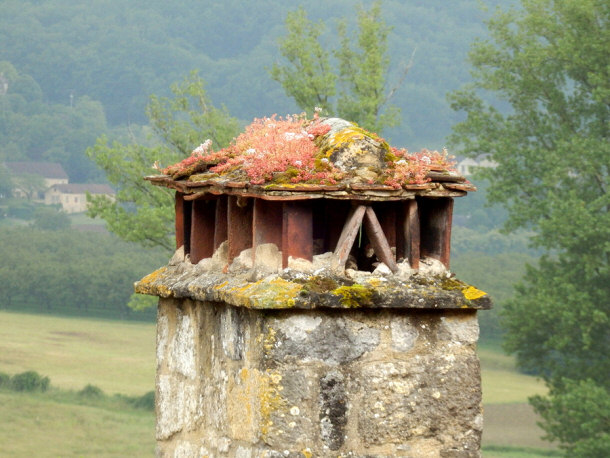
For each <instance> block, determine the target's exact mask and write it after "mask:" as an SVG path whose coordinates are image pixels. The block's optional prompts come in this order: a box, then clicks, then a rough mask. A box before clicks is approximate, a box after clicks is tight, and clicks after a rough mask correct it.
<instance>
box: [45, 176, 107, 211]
mask: <svg viewBox="0 0 610 458" xmlns="http://www.w3.org/2000/svg"><path fill="white" fill-rule="evenodd" d="M87 193H89V194H92V195H106V196H108V197H110V198H113V197H114V190H113V189H112V188H111V187H110V186H108V185H106V184H66V183H62V184H56V185H53V186H51V187H50V188H49V189H48V190H47V191H46V192H45V195H44V203H45V204H46V205H57V204H60V205H61V207H62V209H63V211H65V212H66V213H82V212H84V211H86V210H87Z"/></svg>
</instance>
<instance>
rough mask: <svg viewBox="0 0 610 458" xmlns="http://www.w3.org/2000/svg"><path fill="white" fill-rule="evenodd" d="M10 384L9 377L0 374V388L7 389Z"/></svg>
mask: <svg viewBox="0 0 610 458" xmlns="http://www.w3.org/2000/svg"><path fill="white" fill-rule="evenodd" d="M10 383H11V376H10V375H8V374H5V373H4V372H0V388H3V387H5V388H8V387H9V386H10Z"/></svg>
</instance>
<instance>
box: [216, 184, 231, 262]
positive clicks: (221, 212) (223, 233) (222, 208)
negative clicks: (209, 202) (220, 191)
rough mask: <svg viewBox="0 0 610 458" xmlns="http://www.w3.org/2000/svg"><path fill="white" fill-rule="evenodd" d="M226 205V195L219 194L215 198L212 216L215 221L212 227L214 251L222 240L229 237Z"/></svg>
mask: <svg viewBox="0 0 610 458" xmlns="http://www.w3.org/2000/svg"><path fill="white" fill-rule="evenodd" d="M227 207H228V202H227V196H220V197H219V198H218V199H216V215H215V217H214V220H215V222H216V225H215V227H214V251H216V250H217V249H218V247H219V246H220V245H221V244H222V242H224V241H226V240H227V238H228V237H229V235H228V229H227V227H228V226H227V224H228V222H227V218H228V217H227Z"/></svg>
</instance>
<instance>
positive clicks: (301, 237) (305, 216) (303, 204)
mask: <svg viewBox="0 0 610 458" xmlns="http://www.w3.org/2000/svg"><path fill="white" fill-rule="evenodd" d="M290 256H292V257H293V258H303V259H307V260H308V261H312V260H313V213H312V209H311V204H310V202H307V201H287V202H284V204H283V222H282V266H283V267H288V258H289V257H290Z"/></svg>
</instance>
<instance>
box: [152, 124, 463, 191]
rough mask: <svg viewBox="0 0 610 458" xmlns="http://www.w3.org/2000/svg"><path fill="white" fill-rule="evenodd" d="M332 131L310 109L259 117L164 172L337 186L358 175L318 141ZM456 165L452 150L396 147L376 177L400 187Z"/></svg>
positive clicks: (256, 182) (177, 176)
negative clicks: (225, 141) (223, 143)
mask: <svg viewBox="0 0 610 458" xmlns="http://www.w3.org/2000/svg"><path fill="white" fill-rule="evenodd" d="M330 130H331V127H330V126H329V125H328V124H325V123H324V119H323V118H319V117H318V115H317V113H316V114H315V115H314V118H313V119H307V117H306V116H305V114H300V115H288V116H286V117H285V118H282V117H279V116H277V115H273V116H271V117H265V118H260V119H255V120H254V122H252V124H250V125H249V126H248V127H246V129H245V131H244V132H243V133H242V134H240V135H239V136H238V137H236V138H235V139H234V140H233V141H232V142H231V144H230V145H229V146H228V147H226V148H223V149H221V150H218V151H214V150H212V148H211V143H212V142H211V140H206V141H205V142H204V143H202V144H201V145H200V146H198V147H197V148H195V149H194V150H193V152H192V154H191V156H189V157H188V158H186V159H184V160H183V161H181V162H179V163H177V164H174V165H171V166H169V167H166V168H165V169H163V170H162V172H163V173H164V174H165V175H169V176H171V177H172V178H173V179H180V178H184V177H188V178H189V179H190V180H208V179H223V180H230V181H242V182H243V181H246V182H249V183H251V184H253V185H262V184H265V183H278V184H290V185H295V184H299V183H315V184H322V185H332V184H335V183H337V182H338V181H341V180H350V179H351V178H354V177H352V176H350V174H349V173H347V172H345V171H341V170H340V169H339V168H337V167H336V166H335V165H334V164H333V162H332V161H331V160H329V157H328V154H325V152H323V151H321V150H320V147H319V146H318V145H319V142H316V139H318V138H319V137H323V136H325V135H326V134H327V133H329V131H330ZM363 133H364V134H368V133H366V132H365V131H363ZM370 135H374V134H370ZM374 138H377V137H374ZM380 141H381V142H382V143H383V144H385V142H383V140H382V139H381V140H380ZM316 143H318V145H317V144H316ZM385 145H386V148H389V147H388V146H387V144H385ZM452 165H453V163H452V162H451V161H450V158H449V157H448V155H447V151H446V150H443V151H442V153H439V152H438V151H429V150H426V149H424V150H422V151H420V152H417V153H408V152H407V150H406V149H398V148H393V147H391V148H389V153H388V154H386V160H385V165H384V169H383V170H380V171H379V172H380V174H379V179H378V180H375V181H376V182H377V183H381V184H385V185H388V186H392V187H393V188H396V189H399V188H401V187H402V186H404V185H407V184H422V183H426V182H428V181H430V179H429V178H428V176H427V175H428V173H429V171H430V170H444V171H448V170H451V166H452ZM369 183H370V184H373V183H372V182H371V181H369Z"/></svg>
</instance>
